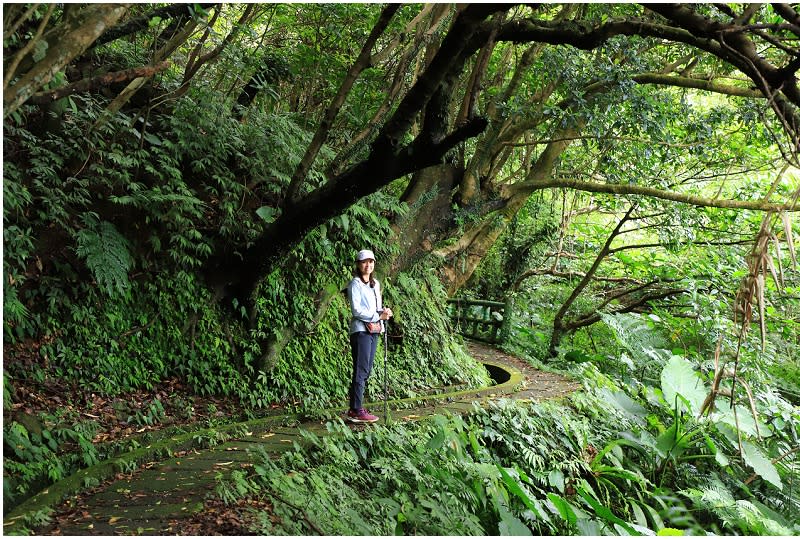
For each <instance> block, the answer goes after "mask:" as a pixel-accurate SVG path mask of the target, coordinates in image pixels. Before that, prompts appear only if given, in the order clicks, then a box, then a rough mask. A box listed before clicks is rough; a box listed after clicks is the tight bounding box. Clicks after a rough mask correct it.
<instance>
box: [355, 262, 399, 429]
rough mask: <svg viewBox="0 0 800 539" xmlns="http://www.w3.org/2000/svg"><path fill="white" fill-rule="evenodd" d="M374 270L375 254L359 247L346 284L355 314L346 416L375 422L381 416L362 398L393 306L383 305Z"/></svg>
mask: <svg viewBox="0 0 800 539" xmlns="http://www.w3.org/2000/svg"><path fill="white" fill-rule="evenodd" d="M374 270H375V254H374V253H373V252H372V251H370V250H369V249H364V250H361V251H359V252H358V255H356V268H355V271H353V280H352V281H350V284H349V285H347V299H348V300H349V301H350V310H351V312H352V315H353V317H352V319H351V320H350V350H351V352H352V354H353V376H352V379H351V381H350V409H349V410H348V411H347V419H348V420H350V421H352V422H353V423H373V422H375V421H377V420H378V418H377V416H374V415H372V414H370V413H369V412H368V411H367V410H366V409H365V408H364V406H363V403H362V400H363V398H364V387H365V386H366V384H367V379H368V378H369V375H370V373H371V372H372V364H373V362H374V360H375V350H376V349H377V347H378V339H379V338H380V334H381V333H382V332H383V331H384V328H383V322H382V321H383V320H388V319H389V318H391V317H392V310H391V309H390V308H388V307H386V308H385V309H384V308H383V298H382V297H381V285H380V283H379V282H378V281H377V280H376V279H375V277H374V276H373V274H372V272H373V271H374ZM376 324H377V325H376ZM370 326H371V327H370Z"/></svg>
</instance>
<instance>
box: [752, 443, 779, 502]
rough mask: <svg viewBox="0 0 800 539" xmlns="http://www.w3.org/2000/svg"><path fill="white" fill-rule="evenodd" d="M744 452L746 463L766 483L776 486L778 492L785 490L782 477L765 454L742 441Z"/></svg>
mask: <svg viewBox="0 0 800 539" xmlns="http://www.w3.org/2000/svg"><path fill="white" fill-rule="evenodd" d="M742 450H743V453H744V461H745V462H746V463H747V464H748V465H749V466H750V467H751V468H753V471H754V472H755V473H757V474H758V475H759V476H760V477H761V478H762V479H764V480H765V481H768V482H770V483H772V484H773V485H775V487H776V488H777V489H778V490H782V489H783V483H782V482H781V476H780V475H778V470H777V469H776V468H775V465H774V464H772V462H770V460H769V459H768V458H767V457H765V456H764V453H762V452H761V450H760V449H759V448H758V447H756V446H755V445H753V444H751V443H750V442H748V441H747V440H744V441H742Z"/></svg>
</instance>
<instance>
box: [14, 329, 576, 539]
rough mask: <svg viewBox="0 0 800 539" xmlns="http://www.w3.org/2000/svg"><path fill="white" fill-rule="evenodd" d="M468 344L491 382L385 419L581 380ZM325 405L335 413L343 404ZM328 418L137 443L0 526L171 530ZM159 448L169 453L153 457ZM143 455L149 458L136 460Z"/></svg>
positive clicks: (544, 392) (396, 405)
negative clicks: (43, 514)
mask: <svg viewBox="0 0 800 539" xmlns="http://www.w3.org/2000/svg"><path fill="white" fill-rule="evenodd" d="M468 348H469V350H470V353H471V354H472V355H473V357H475V358H476V359H478V360H480V361H482V362H483V363H484V364H485V365H486V366H487V369H488V370H489V371H490V373H491V374H492V375H493V377H494V378H495V380H496V381H497V382H498V383H497V384H496V385H494V386H491V387H488V388H483V389H479V390H466V391H454V392H451V393H443V394H439V395H435V396H427V397H424V398H422V399H404V400H401V401H391V402H390V403H389V410H390V414H389V415H390V417H391V420H392V421H398V420H415V419H419V418H422V417H427V416H430V415H433V414H437V413H446V412H451V413H463V412H465V411H469V410H471V409H472V406H473V403H474V402H476V401H478V402H482V403H484V404H485V403H486V402H487V401H489V400H492V399H498V398H503V397H505V398H512V397H513V398H515V399H534V400H540V399H547V398H554V397H559V396H563V395H566V394H568V393H570V392H572V391H574V390H575V389H577V388H578V387H579V386H580V384H578V383H577V382H574V381H570V380H568V379H566V378H564V377H562V376H559V375H556V374H552V373H546V372H542V371H538V370H535V369H532V368H531V367H529V366H527V364H525V363H524V362H523V361H521V360H519V359H518V358H515V357H513V356H509V355H507V354H504V353H503V352H500V351H499V350H497V349H495V348H491V347H489V346H487V345H483V344H479V343H472V342H470V343H468ZM372 409H373V410H374V411H376V412H377V413H378V415H381V416H382V415H383V403H375V404H373V406H372ZM328 412H329V416H335V415H340V414H341V413H343V410H330V411H328ZM382 421H383V418H382V419H381V422H382ZM326 422H327V420H326V419H316V420H305V421H299V422H298V419H297V418H296V417H290V416H282V417H276V418H270V419H266V420H256V421H251V422H247V423H241V424H239V425H233V426H228V427H226V429H225V430H226V431H227V432H222V429H217V430H216V431H203V432H201V433H195V434H194V435H184V436H183V437H174V438H171V439H169V440H166V441H164V442H162V445H163V447H147V448H143V449H142V450H140V453H141V454H139V455H133V456H130V458H125V456H120V457H118V458H116V459H113V461H112V462H106V463H101V464H98V465H96V466H93V467H92V468H90V469H87V470H82V471H81V472H78V473H77V474H75V475H74V476H72V477H70V478H67V479H65V480H64V481H62V482H61V483H59V484H58V485H53V486H52V487H51V488H50V489H48V490H46V491H44V492H42V493H40V494H38V495H36V496H34V497H33V498H31V499H30V500H28V501H26V502H25V503H23V504H22V505H20V506H19V507H17V508H15V510H14V511H12V512H11V513H10V514H9V515H7V516H6V517H5V518H4V523H3V531H4V534H5V535H9V534H15V533H20V532H21V531H25V529H28V530H32V531H33V532H34V533H35V534H37V535H73V536H74V535H167V534H173V535H174V534H175V533H176V532H175V531H173V530H174V529H175V526H176V522H179V521H181V520H182V519H186V518H190V517H191V515H192V514H193V513H196V512H198V511H201V510H202V509H203V501H204V499H205V497H206V496H207V495H208V494H210V493H212V492H213V491H214V488H215V486H216V484H217V482H218V480H219V478H221V477H226V476H229V475H230V474H231V473H232V472H233V471H234V470H245V469H246V468H248V467H250V466H252V464H251V462H252V461H254V460H256V458H255V457H254V456H253V452H254V451H256V450H257V448H259V447H263V448H264V449H266V451H268V452H270V453H274V454H276V455H279V454H281V453H282V452H283V451H285V450H286V449H287V448H291V447H292V446H293V444H294V443H296V442H297V443H299V442H300V441H301V436H300V429H304V430H307V431H312V432H317V433H325V432H326V427H325V424H326ZM287 424H289V425H291V426H286V425H287ZM365 428H370V427H369V426H367V427H365ZM219 432H222V434H223V435H224V436H225V437H226V439H225V441H224V442H223V443H220V444H218V445H214V446H213V447H210V448H208V449H198V448H196V446H197V445H198V442H199V443H200V444H201V445H202V440H203V436H204V435H205V436H207V437H211V436H219V434H217V433H219ZM162 454H168V455H169V456H168V458H159V457H160V455H162ZM148 456H149V457H151V458H150V459H147V458H144V461H142V460H143V457H148ZM98 482H99V484H98ZM92 485H96V486H92ZM47 507H55V509H56V517H55V518H54V519H53V521H52V522H50V523H49V524H47V525H45V526H41V527H36V525H35V521H31V516H33V515H36V513H37V511H42V509H44V508H47Z"/></svg>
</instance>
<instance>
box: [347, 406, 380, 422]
mask: <svg viewBox="0 0 800 539" xmlns="http://www.w3.org/2000/svg"><path fill="white" fill-rule="evenodd" d="M347 420H348V421H350V422H351V423H375V422H376V421H377V420H378V416H374V415H372V414H370V413H369V412H367V410H366V409H365V408H361V409H360V410H348V411H347Z"/></svg>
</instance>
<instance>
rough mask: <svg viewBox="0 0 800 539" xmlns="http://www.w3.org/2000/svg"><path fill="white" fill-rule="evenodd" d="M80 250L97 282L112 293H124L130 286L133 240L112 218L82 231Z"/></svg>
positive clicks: (78, 239) (112, 294)
mask: <svg viewBox="0 0 800 539" xmlns="http://www.w3.org/2000/svg"><path fill="white" fill-rule="evenodd" d="M77 242H78V247H77V248H76V249H75V252H76V254H77V255H78V256H79V257H81V258H83V259H84V260H85V261H86V267H88V268H89V271H91V272H92V274H93V275H94V278H95V280H96V281H97V284H98V285H99V286H100V287H101V288H102V289H103V290H105V292H106V293H107V294H108V295H109V296H114V295H116V294H124V293H125V292H126V291H127V290H128V288H130V280H129V279H128V272H129V271H130V270H131V268H132V267H133V256H132V255H131V253H130V244H129V243H128V240H127V239H125V237H124V236H122V235H121V234H120V233H119V232H118V231H117V229H116V228H115V227H114V225H113V224H111V223H109V222H108V221H100V222H99V223H97V224H95V225H93V226H90V227H88V228H84V229H83V230H81V231H80V232H78V236H77Z"/></svg>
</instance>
